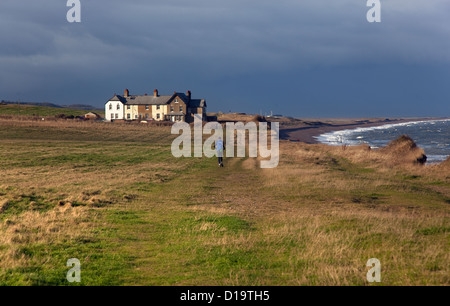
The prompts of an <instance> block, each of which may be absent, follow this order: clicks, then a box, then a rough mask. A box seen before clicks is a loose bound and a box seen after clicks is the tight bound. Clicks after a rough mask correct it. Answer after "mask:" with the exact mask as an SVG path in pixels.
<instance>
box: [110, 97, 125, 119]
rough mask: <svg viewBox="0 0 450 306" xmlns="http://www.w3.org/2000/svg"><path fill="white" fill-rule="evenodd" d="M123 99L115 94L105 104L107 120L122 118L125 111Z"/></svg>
mask: <svg viewBox="0 0 450 306" xmlns="http://www.w3.org/2000/svg"><path fill="white" fill-rule="evenodd" d="M124 102H125V101H123V100H122V99H120V97H118V96H117V95H115V96H114V97H113V98H111V100H109V101H108V102H106V104H105V119H106V120H107V121H114V120H123V119H124V113H125V103H124Z"/></svg>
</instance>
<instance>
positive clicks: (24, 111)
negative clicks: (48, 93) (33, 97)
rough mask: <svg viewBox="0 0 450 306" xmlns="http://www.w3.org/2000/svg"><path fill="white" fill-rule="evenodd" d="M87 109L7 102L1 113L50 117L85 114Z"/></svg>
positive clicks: (2, 106)
mask: <svg viewBox="0 0 450 306" xmlns="http://www.w3.org/2000/svg"><path fill="white" fill-rule="evenodd" d="M88 112H89V111H87V110H79V109H68V108H58V107H48V106H37V105H36V106H35V105H25V104H22V105H20V104H6V105H0V115H12V116H39V117H50V116H58V115H61V114H64V115H66V116H70V115H72V116H75V117H76V116H83V115H84V114H86V113H88ZM95 113H97V114H99V115H101V116H104V112H102V111H95Z"/></svg>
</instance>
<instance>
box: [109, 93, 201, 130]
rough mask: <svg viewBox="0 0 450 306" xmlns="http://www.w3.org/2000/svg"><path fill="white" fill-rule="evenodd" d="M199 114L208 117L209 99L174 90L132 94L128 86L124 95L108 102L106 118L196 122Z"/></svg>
mask: <svg viewBox="0 0 450 306" xmlns="http://www.w3.org/2000/svg"><path fill="white" fill-rule="evenodd" d="M196 115H198V117H199V118H201V119H202V120H206V101H205V100H204V99H192V98H191V92H190V91H187V93H186V94H184V93H179V92H173V94H172V95H159V94H158V90H157V89H155V90H154V91H153V95H152V96H151V95H147V94H145V95H130V92H129V91H128V89H125V92H124V95H123V96H120V95H114V97H112V98H111V99H110V100H109V101H108V102H106V104H105V119H106V120H107V121H115V120H126V121H127V120H129V121H133V120H134V121H147V120H157V121H173V122H176V121H184V122H193V121H194V116H196Z"/></svg>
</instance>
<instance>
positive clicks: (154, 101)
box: [124, 95, 173, 105]
mask: <svg viewBox="0 0 450 306" xmlns="http://www.w3.org/2000/svg"><path fill="white" fill-rule="evenodd" d="M172 97H173V95H171V96H157V97H155V96H153V95H151V96H128V97H126V98H125V97H124V99H125V100H126V102H125V103H126V104H130V105H161V104H168V103H169V102H170V100H171V99H172Z"/></svg>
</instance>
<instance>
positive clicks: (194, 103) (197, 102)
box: [189, 99, 206, 107]
mask: <svg viewBox="0 0 450 306" xmlns="http://www.w3.org/2000/svg"><path fill="white" fill-rule="evenodd" d="M189 106H190V107H206V101H205V99H191V104H190V105H189Z"/></svg>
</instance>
